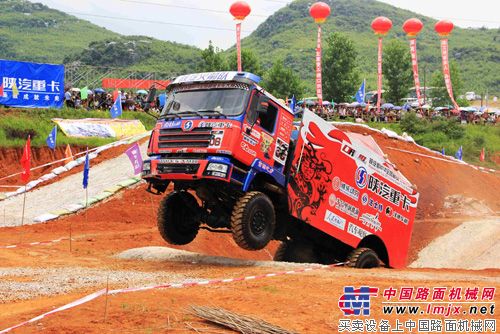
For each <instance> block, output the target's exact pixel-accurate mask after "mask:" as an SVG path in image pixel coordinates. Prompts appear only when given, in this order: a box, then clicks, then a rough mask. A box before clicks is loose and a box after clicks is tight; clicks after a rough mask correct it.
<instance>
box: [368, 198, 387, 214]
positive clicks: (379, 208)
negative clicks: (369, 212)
mask: <svg viewBox="0 0 500 334" xmlns="http://www.w3.org/2000/svg"><path fill="white" fill-rule="evenodd" d="M368 206H370V207H372V208H374V209H375V210H377V211H379V212H382V211H384V205H383V204H382V203H379V202H378V201H376V200H374V199H373V198H370V199H369V200H368Z"/></svg>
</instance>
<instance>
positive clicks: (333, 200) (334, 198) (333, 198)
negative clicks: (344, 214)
mask: <svg viewBox="0 0 500 334" xmlns="http://www.w3.org/2000/svg"><path fill="white" fill-rule="evenodd" d="M328 204H330V206H331V207H332V208H333V207H335V204H337V196H335V194H330V196H329V197H328Z"/></svg>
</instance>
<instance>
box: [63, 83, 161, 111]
mask: <svg viewBox="0 0 500 334" xmlns="http://www.w3.org/2000/svg"><path fill="white" fill-rule="evenodd" d="M147 94H148V92H147V91H146V90H138V91H135V92H133V91H125V90H123V91H119V90H115V91H112V92H107V91H105V90H104V89H102V88H97V89H95V90H87V94H85V93H84V92H82V90H81V89H79V88H68V89H67V90H66V91H65V93H64V102H65V106H66V107H68V108H74V109H80V108H81V109H86V110H109V109H111V107H112V106H113V104H114V102H115V101H116V98H117V97H118V95H120V96H121V101H122V108H123V110H128V111H143V110H144V106H145V105H146V99H147ZM85 95H86V98H85ZM82 97H83V98H82ZM155 105H156V106H159V105H160V101H159V98H158V97H157V99H156V101H154V102H153V107H154V106H155Z"/></svg>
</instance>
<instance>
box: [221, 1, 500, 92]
mask: <svg viewBox="0 0 500 334" xmlns="http://www.w3.org/2000/svg"><path fill="white" fill-rule="evenodd" d="M325 2H327V3H329V5H330V6H331V8H332V15H331V16H330V18H329V19H328V20H327V21H326V23H325V24H324V25H323V36H326V35H327V34H329V33H331V32H334V31H337V32H342V33H345V34H346V35H348V36H349V37H350V38H351V39H352V40H353V41H354V43H355V46H356V48H357V51H358V53H359V65H360V70H361V72H362V74H363V76H364V77H366V78H367V80H368V85H369V88H371V89H373V88H374V87H375V86H376V81H375V76H376V60H377V55H376V52H377V38H376V37H375V36H374V34H373V32H372V30H371V27H370V25H371V22H372V20H373V19H374V18H375V17H377V16H386V17H388V18H390V19H391V20H392V22H393V29H392V31H391V32H390V33H389V34H388V35H387V36H386V40H388V39H392V38H397V39H400V40H403V41H406V36H405V33H404V32H403V31H402V25H403V22H404V21H405V20H407V19H409V18H412V17H417V18H419V19H420V20H422V22H423V23H424V29H423V31H422V32H421V34H420V35H419V37H418V56H419V62H420V71H421V73H420V75H421V76H423V67H424V66H427V78H430V74H431V73H432V71H434V70H437V69H439V68H440V64H441V56H440V45H439V38H438V36H437V34H436V33H435V32H434V24H435V23H436V22H437V20H435V19H432V18H429V17H425V16H422V15H419V14H416V13H413V12H411V11H408V10H403V9H400V8H396V7H393V6H391V5H388V4H385V3H381V2H378V1H374V0H325ZM309 5H310V1H308V0H296V1H294V2H292V3H290V4H289V5H287V6H286V7H284V8H282V9H280V10H278V11H277V12H275V13H274V14H273V15H272V16H270V17H269V18H268V19H267V20H266V21H265V22H264V23H262V24H261V25H260V26H259V27H258V28H257V29H256V30H255V31H254V32H253V33H252V34H251V35H250V36H248V37H247V38H245V39H243V42H242V45H243V47H244V48H249V49H251V50H253V51H254V52H256V53H257V54H258V55H259V58H260V59H261V60H262V62H263V64H264V66H265V67H269V66H270V65H271V63H272V61H273V59H275V58H277V57H280V58H283V59H284V60H285V65H287V66H290V67H292V68H293V69H295V70H296V71H297V72H298V73H300V76H301V77H302V78H303V79H304V80H306V81H307V82H308V83H309V84H308V87H309V90H310V91H312V90H313V75H314V64H313V62H314V50H315V47H316V31H317V27H316V24H315V23H314V22H313V20H312V18H311V17H310V16H309V10H308V9H309ZM449 40H450V42H449V44H450V59H451V60H454V61H456V62H457V63H458V64H459V66H460V69H461V71H462V78H463V81H464V89H465V90H475V91H476V92H477V93H478V92H482V91H484V90H485V89H486V88H489V91H490V93H495V94H500V78H499V77H498V73H500V29H461V28H455V30H454V31H453V33H452V34H451V36H450V38H449ZM408 49H409V48H408ZM230 51H232V50H230ZM408 52H409V50H408ZM422 79H423V78H422V77H421V80H422Z"/></svg>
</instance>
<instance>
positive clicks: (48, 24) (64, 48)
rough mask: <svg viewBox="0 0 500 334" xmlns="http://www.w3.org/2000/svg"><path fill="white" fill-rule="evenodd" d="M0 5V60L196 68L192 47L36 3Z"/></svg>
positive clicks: (169, 70) (13, 0) (0, 1)
mask: <svg viewBox="0 0 500 334" xmlns="http://www.w3.org/2000/svg"><path fill="white" fill-rule="evenodd" d="M0 7H1V8H2V10H1V11H0V58H2V59H16V60H25V61H35V62H48V63H62V62H64V63H66V64H68V63H72V62H76V63H77V64H84V65H92V66H102V67H103V68H102V71H103V73H104V72H108V73H109V68H110V67H117V68H124V69H127V70H129V71H140V72H157V73H160V74H165V75H172V74H175V73H185V72H191V71H194V70H195V69H196V68H197V67H198V64H199V63H200V61H201V53H200V50H199V49H198V48H196V47H193V46H188V45H183V44H179V43H172V42H166V41H160V40H157V39H154V38H150V37H144V36H130V37H128V36H127V37H124V36H122V35H120V34H117V33H114V32H112V31H109V30H107V29H104V28H101V27H99V26H97V25H95V24H92V23H90V22H87V21H85V20H81V19H78V18H76V17H74V16H71V15H67V14H65V13H63V12H60V11H58V10H54V9H50V8H49V7H47V6H45V5H43V4H40V3H31V2H29V1H26V0H0ZM114 73H116V72H114ZM127 74H128V73H127Z"/></svg>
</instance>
